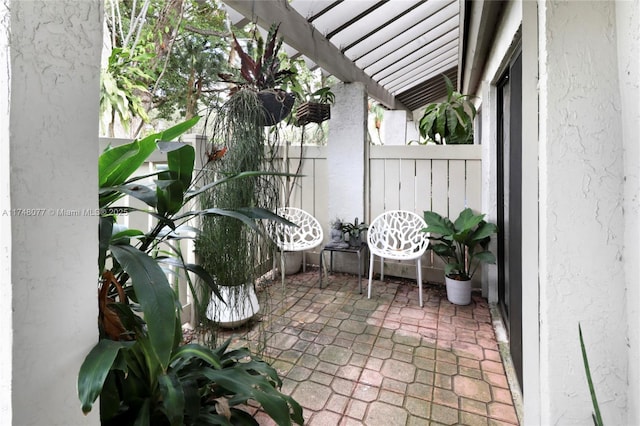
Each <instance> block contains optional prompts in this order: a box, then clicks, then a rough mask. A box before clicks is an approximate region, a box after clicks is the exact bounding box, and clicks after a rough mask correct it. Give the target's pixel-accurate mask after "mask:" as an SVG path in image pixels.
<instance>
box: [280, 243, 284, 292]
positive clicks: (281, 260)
mask: <svg viewBox="0 0 640 426" xmlns="http://www.w3.org/2000/svg"><path fill="white" fill-rule="evenodd" d="M280 278H281V279H282V291H284V250H280Z"/></svg>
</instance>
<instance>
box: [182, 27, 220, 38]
mask: <svg viewBox="0 0 640 426" xmlns="http://www.w3.org/2000/svg"><path fill="white" fill-rule="evenodd" d="M183 28H184V29H185V30H187V31H191V32H192V33H196V34H200V35H203V36H216V37H220V38H223V37H229V36H230V35H231V33H228V32H220V31H214V30H205V29H203V28H196V27H193V26H191V25H187V24H185V25H184V27H183Z"/></svg>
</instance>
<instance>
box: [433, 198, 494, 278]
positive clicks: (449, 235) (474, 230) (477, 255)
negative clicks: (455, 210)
mask: <svg viewBox="0 0 640 426" xmlns="http://www.w3.org/2000/svg"><path fill="white" fill-rule="evenodd" d="M424 221H425V222H426V223H427V227H426V228H424V229H423V231H424V232H428V233H429V240H430V243H429V250H433V252H434V253H435V254H436V255H438V257H440V258H441V259H442V260H443V261H444V262H445V269H444V272H445V275H446V276H448V277H450V278H454V279H458V280H462V281H465V280H470V279H471V278H472V277H473V274H474V273H475V272H476V270H477V269H478V266H479V265H480V264H481V263H496V257H495V256H494V254H493V253H491V251H489V242H490V240H491V235H493V234H495V233H497V232H498V227H497V226H496V225H494V224H492V223H488V222H485V220H484V215H483V214H475V213H473V211H472V210H471V209H469V208H467V209H464V210H463V211H462V212H460V215H459V216H458V218H457V219H456V220H455V222H451V220H450V219H449V218H446V217H442V216H440V215H439V214H438V213H436V212H432V211H426V212H424Z"/></svg>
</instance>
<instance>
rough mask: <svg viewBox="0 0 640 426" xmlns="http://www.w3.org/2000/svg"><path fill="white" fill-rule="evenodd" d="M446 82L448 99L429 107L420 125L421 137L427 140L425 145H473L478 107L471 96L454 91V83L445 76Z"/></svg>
mask: <svg viewBox="0 0 640 426" xmlns="http://www.w3.org/2000/svg"><path fill="white" fill-rule="evenodd" d="M444 81H445V84H446V86H447V99H446V101H444V102H438V103H432V104H429V105H427V108H426V109H425V111H424V114H423V115H422V118H420V122H419V125H418V128H419V129H420V135H421V136H422V137H423V138H426V141H425V143H426V142H435V143H437V144H443V143H446V144H448V145H453V144H472V143H473V119H474V118H475V116H476V107H475V106H474V105H473V102H471V100H470V96H469V95H463V94H461V93H458V92H456V91H455V90H454V89H453V83H451V80H449V78H448V77H447V76H444Z"/></svg>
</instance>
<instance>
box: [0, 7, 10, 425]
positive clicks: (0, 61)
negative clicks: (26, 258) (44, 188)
mask: <svg viewBox="0 0 640 426" xmlns="http://www.w3.org/2000/svg"><path fill="white" fill-rule="evenodd" d="M8 1H9V0H2V1H0V75H1V76H3V77H2V78H0V141H2V142H0V336H2V338H3V340H4V344H2V345H0V418H1V419H3V421H5V422H6V423H7V424H12V423H11V365H12V358H11V342H12V340H13V325H12V318H13V316H12V314H11V307H12V303H11V299H12V296H13V294H12V288H11V282H12V280H11V217H10V216H5V215H3V214H2V213H3V212H5V211H8V210H11V187H10V185H9V182H10V181H9V178H10V176H11V172H10V171H11V163H10V152H11V150H10V149H9V144H8V143H6V141H8V140H9V134H10V132H9V119H10V116H9V110H10V106H11V102H10V95H11V90H10V82H11V81H10V80H11V62H10V58H9V36H10V28H9V18H10V15H9V5H8ZM4 76H6V77H4Z"/></svg>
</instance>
